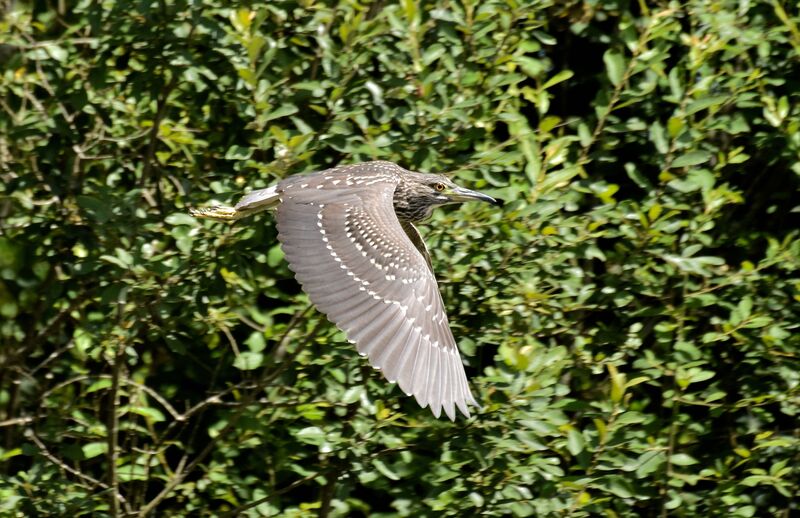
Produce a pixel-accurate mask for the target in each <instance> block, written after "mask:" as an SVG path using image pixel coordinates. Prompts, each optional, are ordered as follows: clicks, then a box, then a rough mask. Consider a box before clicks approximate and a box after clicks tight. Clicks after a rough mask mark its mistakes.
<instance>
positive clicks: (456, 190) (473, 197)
mask: <svg viewBox="0 0 800 518" xmlns="http://www.w3.org/2000/svg"><path fill="white" fill-rule="evenodd" d="M447 195H448V196H449V197H450V199H451V200H453V201H456V202H464V201H485V202H487V203H491V204H492V205H501V206H502V205H503V200H497V199H494V198H492V197H491V196H489V195H488V194H483V193H482V192H478V191H472V190H470V189H465V188H463V187H453V188H452V189H450V192H448V193H447Z"/></svg>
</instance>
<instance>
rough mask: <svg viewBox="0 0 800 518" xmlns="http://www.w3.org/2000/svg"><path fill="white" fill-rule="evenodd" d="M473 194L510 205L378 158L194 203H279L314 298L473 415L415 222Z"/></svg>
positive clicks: (286, 238)
mask: <svg viewBox="0 0 800 518" xmlns="http://www.w3.org/2000/svg"><path fill="white" fill-rule="evenodd" d="M468 201H482V202H488V203H491V204H494V205H502V201H501V200H497V199H495V198H492V197H491V196H488V195H486V194H483V193H480V192H477V191H473V190H470V189H465V188H463V187H459V186H458V185H456V184H455V183H453V182H452V181H451V180H450V179H448V178H447V177H446V176H443V175H441V174H428V173H419V172H414V171H409V170H406V169H404V168H402V167H400V166H399V165H397V164H394V163H392V162H387V161H371V162H364V163H359V164H352V165H341V166H338V167H334V168H331V169H326V170H323V171H319V172H315V173H311V174H300V175H295V176H290V177H287V178H285V179H284V180H282V181H280V182H278V183H277V184H276V185H273V186H271V187H267V188H265V189H259V190H255V191H252V192H250V193H249V194H246V195H245V196H244V197H242V198H241V200H239V202H238V203H237V204H236V205H235V206H233V207H230V206H225V205H216V206H213V207H209V208H201V209H193V210H191V211H190V212H191V214H192V215H193V216H196V217H201V218H212V219H217V220H228V221H231V220H238V219H241V218H244V217H247V216H250V215H253V214H255V213H258V212H261V211H264V210H267V209H272V208H274V209H276V215H275V218H276V221H277V229H278V240H279V241H280V244H281V248H282V249H283V252H284V255H285V257H286V260H287V261H288V265H289V268H290V269H291V270H292V271H293V272H294V274H295V278H296V279H297V280H298V281H299V283H300V285H301V287H302V289H303V291H305V292H306V293H307V294H308V297H309V299H310V300H311V302H312V303H313V304H314V306H316V308H317V309H318V310H319V311H321V312H322V313H324V314H325V315H326V316H327V318H328V319H329V320H330V321H331V322H333V323H334V324H335V325H336V326H337V327H338V328H339V329H341V330H342V331H343V332H344V333H345V335H346V337H347V339H348V340H349V341H350V342H352V343H354V344H355V346H356V349H357V350H358V352H359V354H360V355H362V356H366V358H367V359H368V361H369V363H370V364H371V365H372V366H373V367H375V368H376V369H379V370H380V371H382V373H383V375H384V376H385V377H386V378H387V379H388V380H389V381H390V382H393V383H394V382H396V383H397V384H398V385H399V387H400V388H401V389H402V390H403V392H405V393H406V394H407V395H409V396H412V395H413V396H414V397H415V398H416V400H417V402H418V403H419V405H420V406H421V407H422V408H425V407H426V406H429V407H430V409H431V411H432V412H433V415H434V416H436V417H437V418H438V417H439V416H440V415H441V412H442V410H444V412H445V414H446V415H447V416H448V417H449V418H450V420H452V421H454V420H455V417H456V411H455V409H456V408H458V410H460V411H461V413H462V414H464V415H465V416H466V417H469V416H470V409H469V406H470V405H473V406H479V405H478V403H477V401H476V400H475V398H474V397H473V395H472V392H471V391H470V387H469V382H468V380H467V376H466V372H465V370H464V364H463V363H462V361H461V357H460V355H459V351H458V347H457V346H456V342H455V339H454V337H453V333H452V331H451V330H450V327H449V324H448V319H447V314H446V313H445V308H444V303H443V301H442V297H441V294H440V292H439V288H438V284H437V282H436V277H435V275H434V272H433V265H432V262H431V255H430V253H429V252H428V249H427V247H426V246H425V242H424V240H423V239H422V236H420V233H419V231H418V230H417V228H416V227H415V224H417V223H420V222H423V221H425V220H426V219H428V218H429V217H430V216H431V213H432V212H433V210H434V209H435V208H437V207H441V206H443V205H449V204H454V203H462V202H468Z"/></svg>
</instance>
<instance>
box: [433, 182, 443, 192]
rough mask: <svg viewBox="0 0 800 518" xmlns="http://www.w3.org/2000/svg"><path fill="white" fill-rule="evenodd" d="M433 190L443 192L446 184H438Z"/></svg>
mask: <svg viewBox="0 0 800 518" xmlns="http://www.w3.org/2000/svg"><path fill="white" fill-rule="evenodd" d="M433 188H434V189H436V190H437V191H439V192H442V191H443V190H444V184H443V183H437V184H436V185H434V186H433Z"/></svg>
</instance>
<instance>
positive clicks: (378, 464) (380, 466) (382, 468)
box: [372, 459, 400, 480]
mask: <svg viewBox="0 0 800 518" xmlns="http://www.w3.org/2000/svg"><path fill="white" fill-rule="evenodd" d="M372 465H373V466H375V469H377V470H378V471H379V472H380V473H381V475H383V476H384V477H386V478H388V479H389V480H400V477H399V476H398V475H397V473H395V472H394V471H392V470H390V469H389V468H388V467H387V466H386V464H384V463H383V461H381V460H380V459H374V460H373V461H372Z"/></svg>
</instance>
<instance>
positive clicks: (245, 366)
mask: <svg viewBox="0 0 800 518" xmlns="http://www.w3.org/2000/svg"><path fill="white" fill-rule="evenodd" d="M263 363H264V355H263V354H262V353H260V352H255V351H244V352H241V353H239V356H237V357H236V359H235V360H234V362H233V366H234V367H236V368H237V369H239V370H243V371H251V370H253V369H257V368H259V367H261V365H262V364H263Z"/></svg>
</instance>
